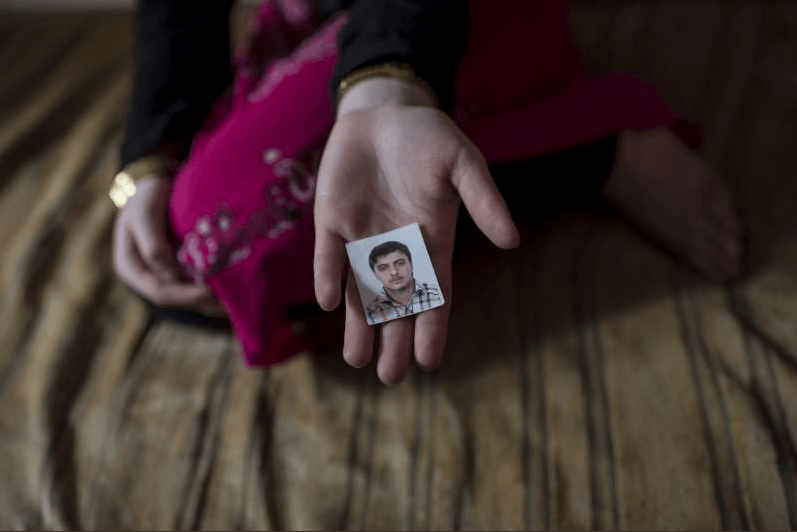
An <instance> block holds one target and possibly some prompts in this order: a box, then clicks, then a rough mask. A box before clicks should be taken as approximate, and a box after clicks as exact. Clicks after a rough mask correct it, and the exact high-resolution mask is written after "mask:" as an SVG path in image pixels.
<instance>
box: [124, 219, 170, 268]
mask: <svg viewBox="0 0 797 532" xmlns="http://www.w3.org/2000/svg"><path fill="white" fill-rule="evenodd" d="M130 232H131V234H132V236H133V241H134V243H135V246H136V248H137V249H138V252H139V255H140V256H141V259H142V261H143V262H144V265H145V266H146V267H147V269H149V270H150V271H151V272H152V273H154V274H155V275H157V276H158V277H161V278H162V279H165V280H170V281H173V280H175V279H177V272H178V266H177V260H176V258H175V256H174V255H175V252H174V250H173V249H172V246H171V244H170V243H169V240H168V239H167V238H166V220H165V213H163V214H162V213H160V212H159V211H158V212H154V213H153V212H146V211H145V213H144V214H143V216H142V217H141V218H140V219H138V220H136V221H135V223H132V224H131V227H130Z"/></svg>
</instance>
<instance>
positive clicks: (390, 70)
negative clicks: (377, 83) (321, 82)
mask: <svg viewBox="0 0 797 532" xmlns="http://www.w3.org/2000/svg"><path fill="white" fill-rule="evenodd" d="M374 78H389V79H398V80H401V81H408V82H410V83H413V84H414V85H416V86H417V87H420V88H421V89H422V90H424V91H425V92H426V93H427V94H429V96H431V97H432V99H433V100H434V102H435V105H437V103H438V102H437V95H436V94H435V92H434V90H432V87H431V86H430V85H429V84H428V83H427V82H426V81H424V80H423V79H421V78H419V77H418V76H417V75H416V74H415V69H414V68H412V66H411V65H408V64H407V63H382V64H380V65H374V66H368V67H363V68H359V69H357V70H355V71H353V72H351V73H350V74H349V75H347V76H346V77H345V78H343V79H342V80H341V82H340V84H339V85H338V90H337V94H336V95H335V96H336V98H335V100H336V104H337V105H340V101H341V100H342V99H343V96H345V95H346V93H347V92H349V91H350V90H351V89H352V88H353V87H354V86H355V85H357V84H359V83H361V82H363V81H367V80H369V79H374Z"/></svg>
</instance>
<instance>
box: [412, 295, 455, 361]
mask: <svg viewBox="0 0 797 532" xmlns="http://www.w3.org/2000/svg"><path fill="white" fill-rule="evenodd" d="M450 315H451V301H450V299H449V300H448V301H446V304H445V305H444V306H442V307H439V308H436V309H433V310H428V311H426V312H422V313H420V314H418V315H417V316H415V361H416V362H417V363H418V366H420V368H421V369H423V370H424V371H432V370H433V369H436V368H437V366H439V365H440V362H441V361H442V360H443V353H444V351H445V347H446V335H447V333H448V318H449V316H450Z"/></svg>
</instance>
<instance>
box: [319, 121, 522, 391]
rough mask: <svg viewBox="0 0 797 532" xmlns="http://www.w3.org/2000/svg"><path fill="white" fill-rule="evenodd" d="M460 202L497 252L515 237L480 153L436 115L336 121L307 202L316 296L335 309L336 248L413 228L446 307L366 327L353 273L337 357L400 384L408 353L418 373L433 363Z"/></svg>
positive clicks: (339, 253) (438, 355) (339, 263)
mask: <svg viewBox="0 0 797 532" xmlns="http://www.w3.org/2000/svg"><path fill="white" fill-rule="evenodd" d="M460 200H461V201H463V202H464V203H465V207H466V209H467V210H468V212H469V213H470V215H471V216H472V217H473V220H474V222H475V223H476V225H477V226H478V227H479V229H480V230H481V231H482V232H483V233H484V234H485V235H486V236H487V237H488V238H489V239H490V240H491V241H492V242H493V243H494V244H495V245H497V246H498V247H501V248H505V249H508V248H512V247H515V246H517V245H518V242H519V238H520V237H519V234H518V231H517V228H516V227H515V226H514V224H513V222H512V219H511V216H510V214H509V211H508V209H507V207H506V203H505V202H504V200H503V198H502V197H501V195H500V194H499V192H498V190H497V189H496V187H495V184H494V183H493V180H492V178H491V177H490V173H489V171H488V169H487V165H486V163H485V162H484V158H483V157H482V155H481V153H480V152H479V150H478V149H477V148H476V147H475V146H474V145H473V144H472V143H471V142H470V141H469V140H468V139H467V138H466V137H465V135H464V134H463V133H462V132H461V131H460V130H459V128H457V126H456V125H455V124H454V123H453V122H452V121H451V120H450V119H449V118H448V116H446V115H445V114H444V113H442V112H441V111H439V110H437V109H435V108H432V107H425V106H401V105H385V106H380V107H375V108H371V109H366V110H360V111H352V112H349V113H346V114H344V115H342V116H340V117H339V118H338V120H337V122H336V124H335V127H334V128H333V130H332V133H331V135H330V137H329V140H328V142H327V146H326V149H325V151H324V155H323V157H322V160H321V167H320V169H319V174H318V185H317V190H316V199H315V226H316V243H315V262H314V268H315V291H316V298H317V299H318V302H319V304H320V305H321V307H322V308H324V309H326V310H332V309H334V308H336V307H337V306H338V305H339V304H340V300H341V278H342V276H343V271H344V265H345V243H346V242H349V241H352V240H358V239H360V238H365V237H368V236H373V235H376V234H379V233H383V232H385V231H389V230H392V229H396V228H398V227H401V226H404V225H408V224H411V223H415V222H417V223H418V224H419V225H420V227H421V231H422V233H423V236H424V240H425V241H426V245H427V247H428V249H429V254H430V256H431V259H432V263H433V265H434V267H435V271H436V273H437V277H438V280H439V282H440V287H441V289H442V291H443V295H444V297H445V299H446V302H447V304H446V305H444V306H442V307H439V308H436V309H434V310H430V311H427V312H423V313H421V314H418V315H416V316H413V317H410V318H404V319H399V320H394V321H391V322H388V323H385V324H382V325H378V326H376V327H371V326H369V325H368V324H367V322H366V319H365V315H364V313H363V310H362V306H361V304H360V299H359V295H358V293H357V286H356V284H355V283H354V279H353V277H352V274H349V278H348V280H347V283H346V290H345V292H346V293H345V298H346V326H345V334H344V347H343V357H344V359H345V360H346V361H347V362H348V363H349V364H351V365H353V366H355V367H362V366H365V365H366V364H368V362H369V361H370V360H371V358H372V357H373V354H374V348H375V346H376V348H377V350H378V353H379V360H378V364H377V372H378V374H379V377H380V379H381V380H382V381H383V382H386V383H397V382H400V381H401V380H402V379H403V378H404V376H405V374H406V371H407V368H408V366H409V364H410V361H411V359H412V354H413V352H414V354H415V359H416V361H417V362H418V364H419V365H420V366H421V367H422V368H424V369H433V368H435V367H437V365H438V364H439V363H440V361H441V359H442V356H443V351H444V348H445V339H446V331H447V327H448V318H449V315H450V312H451V306H450V302H451V301H452V299H451V260H452V254H453V250H454V233H455V228H456V222H457V213H458V212H459V205H460Z"/></svg>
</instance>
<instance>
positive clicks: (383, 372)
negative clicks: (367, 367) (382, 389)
mask: <svg viewBox="0 0 797 532" xmlns="http://www.w3.org/2000/svg"><path fill="white" fill-rule="evenodd" d="M380 327H381V331H380V341H379V361H378V362H377V364H376V373H377V375H379V380H381V381H382V382H384V383H385V384H398V383H400V382H401V381H403V380H404V377H405V376H406V375H407V369H408V368H409V365H410V360H412V339H413V334H414V330H415V318H414V317H407V318H399V319H397V320H393V321H389V322H387V323H384V324H382V325H381V326H380Z"/></svg>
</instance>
